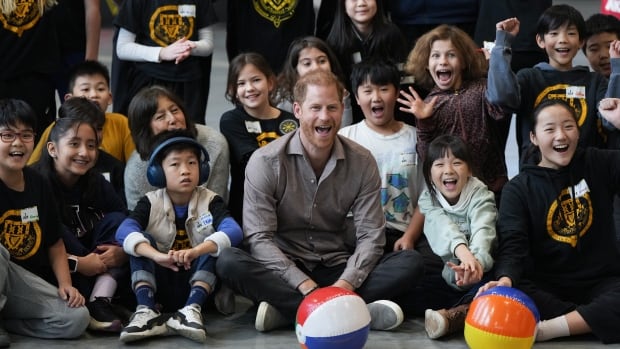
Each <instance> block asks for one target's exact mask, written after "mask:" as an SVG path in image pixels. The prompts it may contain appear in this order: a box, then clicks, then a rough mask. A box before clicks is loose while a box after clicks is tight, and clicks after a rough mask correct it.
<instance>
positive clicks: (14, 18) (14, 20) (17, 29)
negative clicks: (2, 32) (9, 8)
mask: <svg viewBox="0 0 620 349" xmlns="http://www.w3.org/2000/svg"><path fill="white" fill-rule="evenodd" d="M16 6H17V8H16V9H15V11H13V12H12V13H11V14H10V15H9V16H8V17H5V15H4V14H3V13H2V12H0V21H1V22H2V26H3V27H4V29H6V30H9V31H12V32H13V33H15V34H17V36H22V34H23V33H24V31H26V30H28V29H30V28H32V27H34V26H35V25H36V24H37V22H38V21H39V19H40V18H41V15H40V13H39V5H38V3H37V2H36V1H35V0H18V1H17V4H16Z"/></svg>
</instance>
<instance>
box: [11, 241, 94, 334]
mask: <svg viewBox="0 0 620 349" xmlns="http://www.w3.org/2000/svg"><path fill="white" fill-rule="evenodd" d="M89 320H90V316H89V313H88V309H86V307H79V308H70V307H69V306H68V305H67V302H65V301H64V300H62V299H61V298H60V296H59V295H58V289H57V288H56V287H55V286H53V285H52V284H50V283H48V282H47V281H45V280H43V279H42V278H40V277H38V276H36V275H35V274H33V273H31V272H29V271H28V270H26V269H24V268H22V267H20V266H19V265H17V264H15V263H13V262H11V261H10V255H9V252H8V251H7V250H6V248H4V246H2V245H0V321H1V322H2V324H3V326H4V328H5V329H6V330H8V331H9V332H14V333H17V334H20V335H24V336H30V337H39V338H75V337H79V336H81V335H82V333H84V330H86V327H87V326H88V322H89Z"/></svg>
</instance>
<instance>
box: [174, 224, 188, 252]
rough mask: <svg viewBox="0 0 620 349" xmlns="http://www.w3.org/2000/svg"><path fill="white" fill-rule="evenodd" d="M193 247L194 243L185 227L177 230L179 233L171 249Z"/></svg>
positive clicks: (178, 249)
mask: <svg viewBox="0 0 620 349" xmlns="http://www.w3.org/2000/svg"><path fill="white" fill-rule="evenodd" d="M190 248H192V244H191V243H190V241H189V236H188V235H187V232H186V231H185V229H179V230H177V235H176V236H175V237H174V242H173V243H172V248H171V250H173V251H180V250H187V249H190Z"/></svg>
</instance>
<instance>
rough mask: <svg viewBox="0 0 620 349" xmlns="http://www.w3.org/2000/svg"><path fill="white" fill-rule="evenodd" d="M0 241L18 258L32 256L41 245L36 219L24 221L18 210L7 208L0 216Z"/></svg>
mask: <svg viewBox="0 0 620 349" xmlns="http://www.w3.org/2000/svg"><path fill="white" fill-rule="evenodd" d="M0 228H1V229H2V230H1V231H0V234H1V235H0V243H2V245H4V247H5V248H6V249H7V250H8V251H9V253H10V254H11V256H12V257H13V258H15V259H18V260H24V259H28V258H30V257H32V256H33V255H34V254H35V253H37V251H38V250H39V247H40V246H41V227H40V226H39V222H38V221H36V220H35V221H31V220H28V221H27V222H24V220H23V219H22V215H21V212H20V211H19V210H9V211H6V212H5V213H4V215H3V216H2V217H0Z"/></svg>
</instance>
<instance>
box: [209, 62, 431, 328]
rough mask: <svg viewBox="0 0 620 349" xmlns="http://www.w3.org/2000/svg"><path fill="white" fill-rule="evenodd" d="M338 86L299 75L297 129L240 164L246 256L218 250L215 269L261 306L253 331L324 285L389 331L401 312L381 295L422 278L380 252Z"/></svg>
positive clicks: (369, 160) (360, 157)
mask: <svg viewBox="0 0 620 349" xmlns="http://www.w3.org/2000/svg"><path fill="white" fill-rule="evenodd" d="M343 93H344V88H343V86H342V84H341V83H340V82H339V81H338V79H337V78H336V77H335V76H334V75H333V74H331V73H326V72H316V73H311V74H308V75H307V76H304V77H303V78H301V79H300V80H299V81H298V82H297V84H296V86H295V91H294V95H295V104H294V113H295V116H296V117H297V118H298V119H299V122H300V127H299V129H298V130H297V131H295V132H291V133H289V134H287V135H285V136H283V137H281V138H279V139H277V140H275V141H273V142H272V143H270V144H268V145H267V146H264V147H262V148H260V149H258V150H257V151H256V152H255V153H254V154H253V155H252V157H251V158H250V160H249V162H248V165H247V167H246V179H245V196H244V203H243V227H244V237H245V243H246V245H247V246H248V248H249V253H248V252H246V251H244V250H241V249H235V248H231V249H225V250H223V251H222V252H221V253H220V256H219V259H218V262H217V266H216V270H217V273H218V275H219V277H220V278H221V279H222V280H223V281H224V283H225V284H227V285H228V286H229V287H231V288H232V289H233V290H235V291H236V292H238V293H239V294H241V295H243V296H245V297H247V298H249V299H251V300H252V301H254V302H256V303H260V304H259V307H258V311H257V314H256V323H255V326H256V329H257V330H258V331H269V330H272V329H275V328H278V327H282V326H285V325H292V324H293V323H294V320H295V314H296V311H297V307H298V306H299V304H300V303H301V301H302V300H303V297H305V296H306V295H308V294H309V293H311V292H312V291H314V290H315V289H317V288H318V287H325V286H338V287H342V288H345V289H348V290H351V291H355V292H357V293H358V294H359V295H360V296H361V297H362V298H363V299H364V300H365V301H366V303H368V309H369V311H370V315H371V328H372V329H376V330H389V329H393V328H395V327H397V326H398V325H400V323H401V322H402V321H403V317H404V316H403V312H402V310H401V308H400V306H398V304H396V303H394V302H392V301H388V299H394V298H397V297H400V296H406V294H407V293H408V291H409V290H411V289H412V288H413V286H414V285H415V283H416V281H417V280H418V279H419V278H420V277H421V275H422V272H423V267H422V257H421V256H420V255H419V254H418V252H416V251H413V250H403V251H398V252H391V253H389V254H386V255H383V245H384V244H385V233H384V228H385V217H384V214H383V209H382V206H381V196H380V179H379V173H378V168H377V164H376V162H375V160H374V158H373V156H372V154H371V153H370V152H369V151H368V150H366V149H365V148H363V147H362V146H360V145H359V144H357V143H355V142H353V141H351V140H349V139H347V138H346V137H341V136H339V135H338V134H337V132H338V129H339V128H340V123H341V119H342V112H343V108H344V107H343V104H342V96H343ZM349 212H351V213H352V214H353V219H352V224H353V227H352V228H350V229H347V215H348V214H349ZM352 230H354V233H353V232H352ZM347 232H349V233H347ZM348 235H349V236H350V235H354V237H353V240H355V241H354V243H353V244H347V242H348V241H349V240H351V239H348V238H347V237H348ZM350 245H353V247H351V248H349V247H350Z"/></svg>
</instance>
